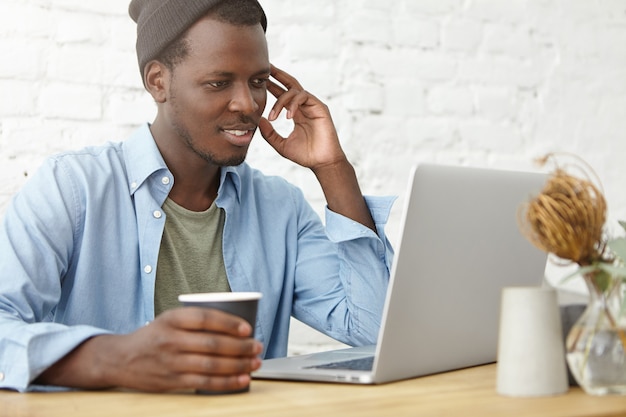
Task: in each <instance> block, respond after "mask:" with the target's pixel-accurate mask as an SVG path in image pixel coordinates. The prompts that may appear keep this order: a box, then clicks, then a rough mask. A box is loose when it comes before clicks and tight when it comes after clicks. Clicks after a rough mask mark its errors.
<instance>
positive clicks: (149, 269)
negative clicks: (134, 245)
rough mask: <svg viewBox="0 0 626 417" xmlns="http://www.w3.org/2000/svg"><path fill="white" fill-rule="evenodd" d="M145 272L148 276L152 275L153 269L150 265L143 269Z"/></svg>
mask: <svg viewBox="0 0 626 417" xmlns="http://www.w3.org/2000/svg"><path fill="white" fill-rule="evenodd" d="M143 272H145V273H146V274H149V273H151V272H152V267H151V266H150V265H146V266H145V267H144V268H143Z"/></svg>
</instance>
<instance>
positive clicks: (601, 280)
mask: <svg viewBox="0 0 626 417" xmlns="http://www.w3.org/2000/svg"><path fill="white" fill-rule="evenodd" d="M605 266H608V265H603V264H600V268H602V270H601V271H599V272H598V273H597V274H596V275H595V276H594V277H593V280H594V281H595V283H596V286H597V287H598V289H599V290H600V291H602V292H605V291H606V290H607V289H608V288H609V287H610V286H611V281H612V280H613V277H612V276H611V274H610V273H608V272H607V271H605V270H604V267H605Z"/></svg>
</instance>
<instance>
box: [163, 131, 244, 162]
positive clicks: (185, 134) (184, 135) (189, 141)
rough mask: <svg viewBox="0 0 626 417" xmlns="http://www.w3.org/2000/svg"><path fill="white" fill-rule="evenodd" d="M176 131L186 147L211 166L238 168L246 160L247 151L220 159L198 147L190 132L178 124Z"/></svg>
mask: <svg viewBox="0 0 626 417" xmlns="http://www.w3.org/2000/svg"><path fill="white" fill-rule="evenodd" d="M173 128H174V131H175V132H176V134H177V135H178V136H180V138H181V139H182V140H183V142H185V145H187V147H188V148H189V149H190V150H191V151H192V152H193V153H195V154H196V155H198V156H199V157H200V158H202V159H203V160H204V161H205V162H208V163H209V164H212V165H216V166H219V167H227V166H236V165H240V164H242V163H243V162H244V161H245V160H246V156H247V153H248V152H247V150H246V151H245V152H244V153H243V154H238V155H232V156H229V157H221V158H220V157H218V156H217V155H216V154H215V153H214V152H211V151H208V150H203V149H200V148H199V147H198V146H196V144H195V142H194V140H193V137H192V136H191V134H190V133H189V130H188V129H187V128H185V127H184V126H182V125H181V124H180V123H178V122H174V123H173Z"/></svg>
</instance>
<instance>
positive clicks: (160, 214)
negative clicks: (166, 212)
mask: <svg viewBox="0 0 626 417" xmlns="http://www.w3.org/2000/svg"><path fill="white" fill-rule="evenodd" d="M152 215H153V216H154V218H155V219H160V218H161V216H163V213H161V211H160V210H154V213H152Z"/></svg>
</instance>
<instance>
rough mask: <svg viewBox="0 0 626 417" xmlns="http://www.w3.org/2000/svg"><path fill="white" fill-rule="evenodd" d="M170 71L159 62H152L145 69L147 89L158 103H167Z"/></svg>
mask: <svg viewBox="0 0 626 417" xmlns="http://www.w3.org/2000/svg"><path fill="white" fill-rule="evenodd" d="M168 81H169V70H168V69H167V67H166V66H165V65H163V64H162V63H161V62H159V61H150V62H148V63H147V64H146V67H145V69H144V82H145V85H146V89H147V90H148V92H149V93H150V95H151V96H152V98H153V99H154V101H156V102H157V103H165V101H166V100H167V91H168V89H169V85H168Z"/></svg>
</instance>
